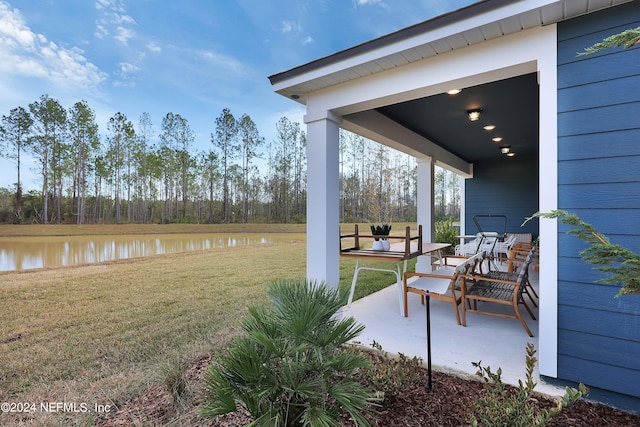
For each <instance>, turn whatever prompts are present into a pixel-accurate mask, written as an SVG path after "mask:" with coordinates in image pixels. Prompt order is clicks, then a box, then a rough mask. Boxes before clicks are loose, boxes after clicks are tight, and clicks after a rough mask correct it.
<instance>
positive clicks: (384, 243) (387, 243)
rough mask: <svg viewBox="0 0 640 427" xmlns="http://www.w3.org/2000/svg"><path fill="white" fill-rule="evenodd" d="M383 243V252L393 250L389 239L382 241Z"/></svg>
mask: <svg viewBox="0 0 640 427" xmlns="http://www.w3.org/2000/svg"><path fill="white" fill-rule="evenodd" d="M380 241H381V242H382V250H383V251H388V250H389V249H391V243H389V241H388V240H387V239H384V240H380Z"/></svg>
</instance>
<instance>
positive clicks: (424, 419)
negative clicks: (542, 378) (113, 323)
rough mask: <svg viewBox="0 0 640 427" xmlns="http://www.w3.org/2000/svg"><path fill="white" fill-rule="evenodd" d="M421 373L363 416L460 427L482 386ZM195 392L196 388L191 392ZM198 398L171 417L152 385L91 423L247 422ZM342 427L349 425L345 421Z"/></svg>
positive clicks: (589, 408) (220, 426)
mask: <svg viewBox="0 0 640 427" xmlns="http://www.w3.org/2000/svg"><path fill="white" fill-rule="evenodd" d="M212 361H213V357H206V358H203V359H201V360H199V361H198V362H197V363H196V364H194V365H193V366H192V367H191V368H190V369H189V370H188V371H187V373H186V378H187V381H188V383H189V385H190V387H192V388H193V389H194V390H199V389H200V387H201V384H202V378H203V373H204V369H205V368H206V367H207V366H208V365H209V364H210V363H211V362H212ZM427 378H428V376H427V371H426V370H423V372H421V373H420V378H419V379H418V381H416V382H414V383H413V384H412V385H410V386H408V387H407V388H406V389H405V391H404V392H403V393H402V394H401V395H398V396H391V397H387V398H386V399H385V400H384V403H383V404H382V405H381V406H379V407H376V408H375V410H374V411H373V412H372V413H371V414H370V415H369V416H368V419H369V421H370V423H371V425H372V426H380V427H382V426H385V427H396V426H397V427H412V426H416V427H418V426H419V427H424V426H438V427H449V426H455V427H459V426H466V425H469V423H468V421H467V416H468V414H469V410H470V404H471V402H473V397H474V396H478V395H479V394H480V393H482V392H483V384H482V383H481V382H479V381H475V380H473V379H465V378H460V377H457V376H454V375H450V374H445V373H440V372H434V373H433V376H432V380H433V382H432V390H431V391H429V390H427V387H426V386H427ZM196 395H197V392H196ZM536 406H537V407H539V408H546V407H550V406H555V403H554V401H553V400H550V399H546V398H545V397H543V396H540V397H539V399H538V400H537V404H536ZM197 407H198V399H197V398H195V399H194V401H193V403H192V404H191V407H190V408H188V409H187V410H184V409H183V410H181V411H179V412H180V414H181V415H176V405H174V402H173V399H172V397H171V395H170V394H169V393H168V392H167V391H166V390H164V389H163V387H162V386H156V387H152V388H151V389H149V390H147V392H146V393H144V394H142V395H140V396H137V397H136V398H134V399H132V400H131V401H129V402H126V403H125V404H123V405H121V406H120V407H119V409H118V411H117V412H115V413H113V414H111V415H110V417H109V418H107V419H101V420H99V422H98V423H97V425H98V426H101V427H116V426H130V425H166V424H172V425H180V426H203V427H239V426H245V425H247V423H249V422H250V421H251V418H250V417H249V416H248V414H246V413H241V412H238V413H233V414H227V415H224V416H221V417H217V418H216V419H207V418H202V417H200V416H199V415H197ZM344 425H345V426H347V427H348V426H353V424H352V423H351V422H350V421H348V420H347V421H345V423H344ZM548 426H552V427H566V426H584V427H594V426H597V427H600V426H609V427H632V426H640V415H637V414H630V413H627V412H624V411H620V410H618V409H615V408H612V407H609V406H605V405H601V404H597V403H593V402H588V401H585V400H581V401H578V402H576V403H575V404H574V405H573V406H571V407H568V408H565V409H563V411H562V412H561V413H560V414H559V415H557V416H556V417H554V418H553V419H552V420H551V422H550V423H549V424H548Z"/></svg>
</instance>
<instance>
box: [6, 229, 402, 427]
mask: <svg viewBox="0 0 640 427" xmlns="http://www.w3.org/2000/svg"><path fill="white" fill-rule="evenodd" d="M13 227H15V226H1V227H0V235H4V236H9V235H11V236H16V235H18V236H20V235H24V236H26V235H40V234H41V233H43V231H42V230H44V232H46V235H78V234H83V233H84V234H129V233H131V232H132V230H136V231H137V233H140V232H143V233H144V232H149V233H151V232H153V233H159V232H160V231H158V229H157V227H159V226H142V227H140V226H136V228H133V227H130V226H113V228H110V226H95V227H94V226H82V227H75V226H34V228H30V227H18V228H13ZM161 227H164V228H161V230H163V232H181V233H184V232H188V231H193V232H199V233H201V232H203V228H205V229H206V228H207V227H213V226H193V228H189V227H187V226H184V225H179V226H161ZM174 227H175V228H174ZM150 229H153V231H147V230H150ZM224 229H225V228H224V226H217V227H215V232H218V233H219V232H222V230H224ZM303 229H304V228H303V227H302V230H303ZM177 230H179V231H177ZM210 230H211V229H210ZM269 230H270V231H269V232H273V233H274V234H273V236H271V237H272V239H271V240H272V241H273V243H270V244H264V245H255V246H245V247H233V248H226V249H213V250H209V251H197V252H189V253H182V254H175V255H163V256H156V257H150V258H142V259H133V260H127V261H119V262H113V263H106V264H100V265H89V266H79V267H66V268H55V269H48V270H37V271H32V272H9V273H0V283H2V284H1V285H0V286H1V288H2V292H0V305H1V306H2V307H3V308H2V310H0V325H1V326H0V402H38V404H39V402H61V401H62V402H78V403H87V404H88V405H89V406H90V407H93V405H94V404H101V405H107V404H108V405H119V404H121V403H122V402H124V401H126V400H127V399H129V398H131V397H132V396H134V395H136V394H138V393H140V392H141V391H143V390H145V389H147V388H148V387H150V386H151V385H153V384H161V383H163V382H164V380H165V376H166V375H167V373H166V369H165V368H166V366H168V365H170V364H172V363H173V364H175V361H176V360H177V361H179V363H180V364H181V366H183V367H186V366H188V365H189V364H190V363H191V362H193V361H195V360H197V359H199V358H200V357H202V356H203V355H206V354H209V353H211V351H212V350H219V349H221V348H223V347H224V345H225V343H226V342H227V341H228V339H229V338H230V337H232V336H234V335H235V334H237V333H238V331H239V327H238V325H239V320H240V318H241V317H242V315H244V314H245V313H246V312H247V306H248V305H250V304H256V303H260V302H261V301H263V300H264V296H265V288H266V284H268V283H270V282H271V281H275V280H278V279H292V280H294V279H302V278H304V276H305V259H306V255H305V253H306V245H305V235H304V233H302V232H301V226H299V225H291V226H286V225H285V226H281V225H278V226H275V225H274V226H273V227H272V228H269ZM243 231H246V232H261V231H262V232H265V226H263V225H253V226H248V225H244V226H230V227H229V232H230V233H239V232H243ZM205 232H206V231H205ZM0 238H1V237H0ZM386 266H387V267H388V264H386ZM354 267H355V261H354V260H345V259H343V260H341V268H340V281H341V287H344V288H348V287H349V286H350V285H351V278H352V275H353V269H354ZM394 280H395V278H394V276H393V275H392V274H390V273H380V272H369V271H365V272H362V273H361V276H360V279H359V281H358V287H357V289H356V298H359V297H361V296H363V295H366V294H368V293H371V292H375V291H376V290H378V289H381V288H383V287H385V286H388V285H389V284H391V283H392V282H394ZM34 416H35V418H33V417H34ZM21 421H22V422H25V423H30V422H32V423H36V424H41V425H70V424H73V425H92V424H93V423H94V422H95V414H93V413H92V412H87V413H73V414H69V413H63V414H60V413H57V414H45V413H37V414H15V413H2V414H0V425H12V424H13V425H18V424H20V422H21Z"/></svg>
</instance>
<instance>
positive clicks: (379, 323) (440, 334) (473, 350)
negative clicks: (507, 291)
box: [342, 269, 564, 396]
mask: <svg viewBox="0 0 640 427" xmlns="http://www.w3.org/2000/svg"><path fill="white" fill-rule="evenodd" d="M529 277H530V281H531V283H532V285H533V286H534V288H535V289H536V290H537V288H538V272H537V271H534V270H533V269H531V271H530V274H529ZM525 298H527V297H526V296H525ZM527 302H528V301H527ZM408 304H409V316H408V317H402V316H401V315H400V309H399V303H398V291H397V285H396V284H395V283H394V284H393V285H391V286H389V287H387V288H385V289H383V290H381V291H379V292H376V293H374V294H371V295H369V296H367V297H364V298H362V299H359V300H357V301H354V302H353V303H352V305H351V307H350V308H349V307H344V308H343V311H342V313H343V315H344V316H352V317H354V318H355V319H356V320H357V321H358V322H359V323H361V324H363V325H364V326H365V330H364V331H363V333H362V334H361V335H360V336H359V337H358V338H357V340H356V341H357V342H358V343H360V344H362V345H364V346H368V347H370V346H371V344H372V343H373V341H376V342H377V343H379V344H380V345H381V346H382V349H383V350H385V351H386V352H388V353H389V354H398V353H402V354H404V355H406V356H409V357H414V356H417V357H420V358H422V359H423V360H424V362H425V364H426V361H427V339H426V329H427V328H426V309H425V307H426V306H424V305H421V304H420V296H419V295H415V294H409V295H408ZM494 305H495V304H494ZM529 306H530V307H531V309H532V311H533V313H534V315H535V316H536V318H537V317H538V310H537V308H535V307H533V306H532V305H531V304H529ZM504 308H505V309H506V310H507V312H512V311H513V310H511V309H510V307H504ZM459 310H460V315H461V316H462V307H459ZM430 311H431V364H432V368H433V370H434V371H441V372H450V373H453V374H457V375H461V376H465V375H474V374H475V372H476V371H477V368H475V367H474V366H473V365H472V364H471V363H472V362H479V361H482V366H485V367H486V366H490V367H491V368H492V371H493V372H496V371H497V369H498V368H502V380H503V382H505V383H508V384H513V385H517V384H518V380H519V379H521V380H522V381H523V382H524V381H525V375H526V370H525V356H526V345H527V343H533V344H534V346H535V347H536V349H537V347H538V340H537V338H536V337H537V336H538V321H537V320H532V319H531V317H530V316H529V314H528V313H527V312H526V310H525V309H524V308H523V307H521V310H520V311H521V313H522V315H523V317H524V319H525V322H526V323H527V325H528V326H529V328H530V329H531V332H532V333H533V335H534V336H533V337H529V336H528V335H527V333H526V332H525V330H524V328H523V327H522V325H521V324H520V322H519V321H518V320H515V319H507V318H501V317H494V316H487V315H482V314H477V313H467V326H466V327H464V326H459V325H458V324H457V323H456V319H455V313H454V312H453V305H452V304H451V303H449V302H446V301H440V300H436V299H431V304H430ZM534 381H536V382H537V383H538V385H537V386H536V388H535V390H536V391H537V392H540V393H544V394H547V395H550V396H561V395H563V394H564V389H563V388H561V387H557V386H554V385H551V384H547V383H544V382H543V381H542V380H540V378H539V374H538V372H537V367H536V372H535V373H534Z"/></svg>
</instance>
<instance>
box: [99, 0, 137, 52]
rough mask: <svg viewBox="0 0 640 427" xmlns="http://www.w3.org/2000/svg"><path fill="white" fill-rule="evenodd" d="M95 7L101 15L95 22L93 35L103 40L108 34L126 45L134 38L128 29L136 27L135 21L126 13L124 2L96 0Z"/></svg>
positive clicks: (131, 30)
mask: <svg viewBox="0 0 640 427" xmlns="http://www.w3.org/2000/svg"><path fill="white" fill-rule="evenodd" d="M95 7H96V9H97V10H98V11H100V12H101V13H102V17H101V18H100V19H98V20H97V21H96V31H95V32H94V35H95V36H96V37H97V38H100V39H103V38H105V37H106V36H108V35H109V34H113V38H114V39H115V40H117V41H119V42H120V43H122V44H124V45H127V44H128V43H129V40H130V39H132V38H133V37H134V36H135V32H134V31H133V29H131V28H130V27H132V26H134V25H136V24H137V23H136V20H135V19H133V17H132V16H130V15H128V14H127V13H126V8H125V6H124V2H122V1H121V0H96V2H95Z"/></svg>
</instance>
